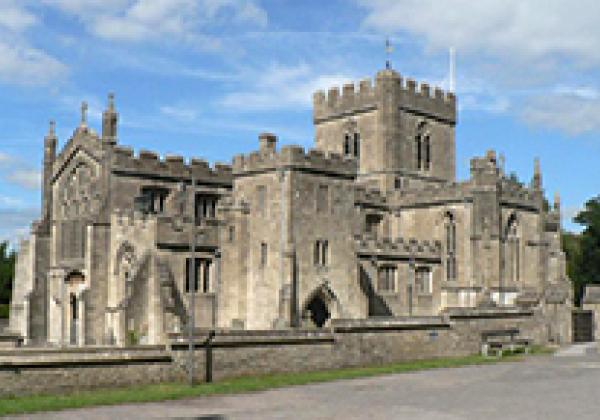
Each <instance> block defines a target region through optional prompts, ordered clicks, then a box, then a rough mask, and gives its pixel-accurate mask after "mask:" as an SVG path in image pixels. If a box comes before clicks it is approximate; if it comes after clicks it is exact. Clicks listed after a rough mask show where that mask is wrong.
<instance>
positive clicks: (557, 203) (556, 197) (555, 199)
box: [554, 191, 560, 211]
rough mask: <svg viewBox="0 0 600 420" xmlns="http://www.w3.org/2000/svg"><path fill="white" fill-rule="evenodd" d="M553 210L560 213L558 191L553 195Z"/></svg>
mask: <svg viewBox="0 0 600 420" xmlns="http://www.w3.org/2000/svg"><path fill="white" fill-rule="evenodd" d="M554 210H557V211H560V193H559V192H558V191H556V192H555V193H554Z"/></svg>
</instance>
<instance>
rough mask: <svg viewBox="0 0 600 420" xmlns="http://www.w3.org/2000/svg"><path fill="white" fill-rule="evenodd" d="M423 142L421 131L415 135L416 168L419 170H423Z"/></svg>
mask: <svg viewBox="0 0 600 420" xmlns="http://www.w3.org/2000/svg"><path fill="white" fill-rule="evenodd" d="M421 143H422V139H421V133H417V135H416V137H415V152H416V153H415V155H416V158H417V160H416V162H415V163H416V165H415V166H416V168H417V170H418V171H420V170H421V164H422V161H421Z"/></svg>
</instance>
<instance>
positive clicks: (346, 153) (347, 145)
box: [344, 134, 350, 156]
mask: <svg viewBox="0 0 600 420" xmlns="http://www.w3.org/2000/svg"><path fill="white" fill-rule="evenodd" d="M344 156H350V134H346V135H345V136H344Z"/></svg>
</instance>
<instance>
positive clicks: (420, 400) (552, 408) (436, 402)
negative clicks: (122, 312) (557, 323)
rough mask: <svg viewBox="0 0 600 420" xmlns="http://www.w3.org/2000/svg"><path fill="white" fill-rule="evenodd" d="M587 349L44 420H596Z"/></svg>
mask: <svg viewBox="0 0 600 420" xmlns="http://www.w3.org/2000/svg"><path fill="white" fill-rule="evenodd" d="M588 353H589V351H588V352H586V349H585V348H581V347H580V348H574V349H569V350H568V351H566V352H562V353H561V355H562V357H557V356H543V357H542V356H539V357H532V358H529V359H528V360H527V361H525V362H511V363H500V364H495V365H487V366H472V367H464V368H456V369H440V370H430V371H424V372H417V373H406V374H397V375H388V376H381V377H377V378H368V379H355V380H347V381H338V382H330V383H324V384H315V385H305V386H298V387H289V388H282V389H276V390H272V391H266V392H260V393H255V394H244V395H231V396H215V397H204V398H198V399H193V400H185V401H174V402H165V403H151V404H132V405H123V406H118V407H97V408H90V409H85V410H72V411H65V412H60V413H55V414H49V413H44V414H40V415H37V416H28V417H29V418H40V419H41V418H44V419H112V420H117V419H140V418H142V419H159V418H179V419H369V420H375V419H403V418H406V419H448V420H450V419H568V418H573V419H578V420H581V419H599V418H600V356H599V355H598V354H597V353H596V354H588Z"/></svg>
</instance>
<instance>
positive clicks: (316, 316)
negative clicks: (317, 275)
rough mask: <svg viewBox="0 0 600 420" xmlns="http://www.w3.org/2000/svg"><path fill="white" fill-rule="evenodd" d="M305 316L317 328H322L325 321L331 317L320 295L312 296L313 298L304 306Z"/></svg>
mask: <svg viewBox="0 0 600 420" xmlns="http://www.w3.org/2000/svg"><path fill="white" fill-rule="evenodd" d="M305 312H306V315H307V316H308V317H310V320H311V321H312V323H313V324H315V325H316V326H317V327H318V328H321V327H323V325H325V323H326V322H327V320H328V319H329V318H330V317H331V313H330V312H329V309H328V308H327V305H326V304H325V302H324V301H323V298H322V297H321V295H320V294H317V295H315V296H313V298H312V299H311V300H310V301H309V302H308V304H307V305H306V310H305Z"/></svg>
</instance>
